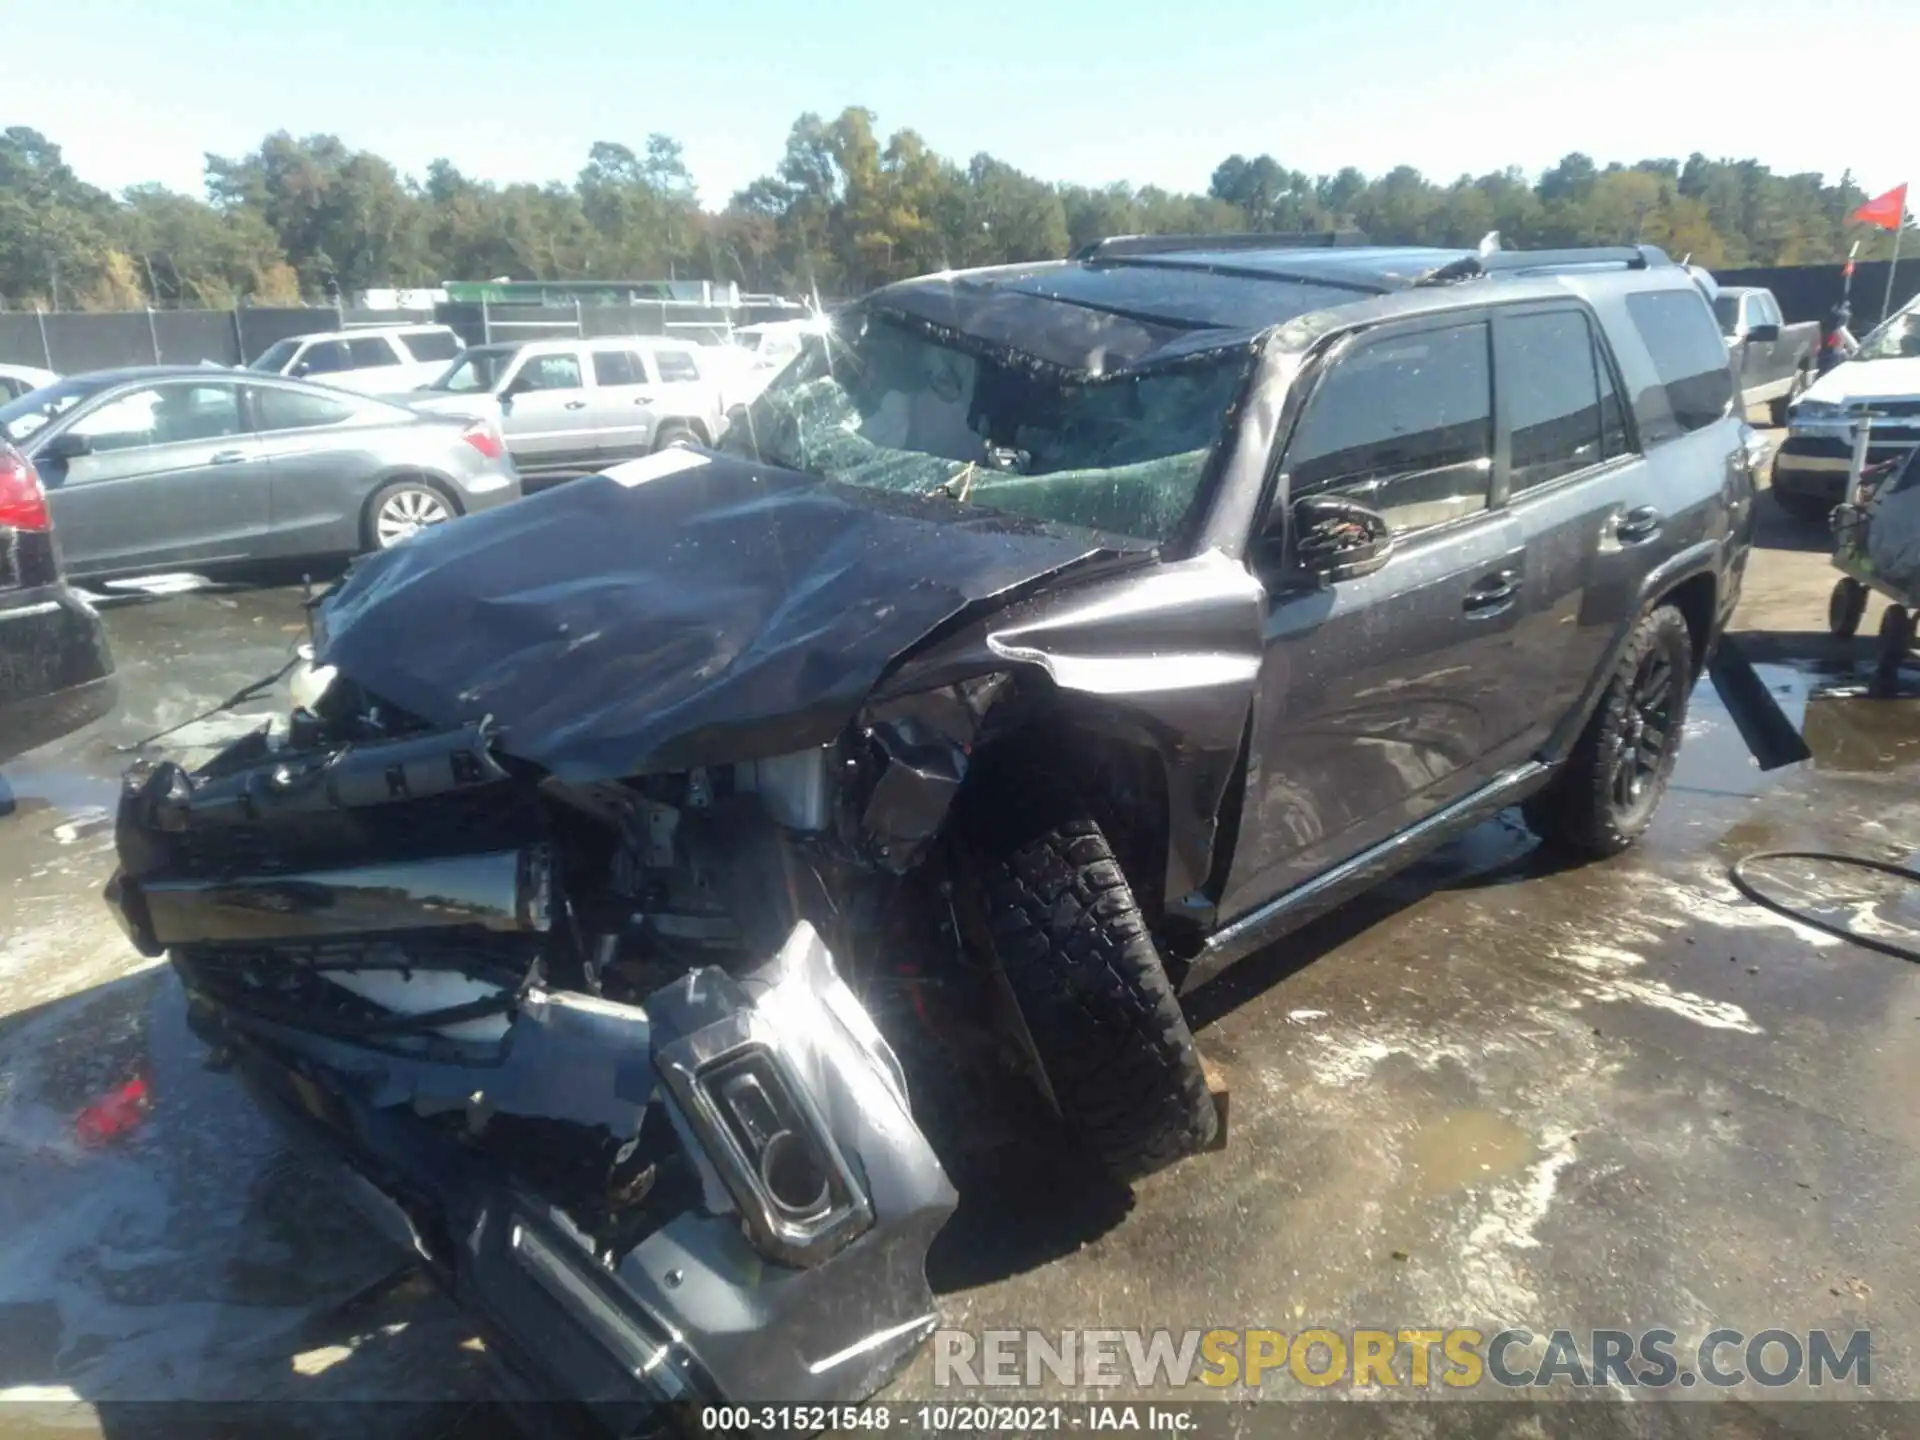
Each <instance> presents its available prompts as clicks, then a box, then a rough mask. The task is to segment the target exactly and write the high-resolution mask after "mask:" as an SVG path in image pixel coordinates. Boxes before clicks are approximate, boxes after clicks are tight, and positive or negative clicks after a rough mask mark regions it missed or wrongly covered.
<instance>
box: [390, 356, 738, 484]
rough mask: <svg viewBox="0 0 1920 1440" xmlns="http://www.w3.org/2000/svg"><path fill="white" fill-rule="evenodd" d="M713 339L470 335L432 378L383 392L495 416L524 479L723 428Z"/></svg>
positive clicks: (416, 403)
mask: <svg viewBox="0 0 1920 1440" xmlns="http://www.w3.org/2000/svg"><path fill="white" fill-rule="evenodd" d="M724 378H725V366H724V364H723V363H722V360H721V355H720V351H719V348H718V347H716V346H707V345H691V344H687V343H685V342H683V341H678V340H666V339H660V338H656V337H654V336H637V335H627V336H616V337H607V338H599V339H581V340H526V341H508V342H505V343H500V344H493V345H475V346H473V347H471V348H470V349H468V350H466V351H465V352H463V353H462V355H461V357H460V359H459V360H458V361H457V362H455V363H454V364H452V365H449V366H447V367H446V370H445V373H444V374H442V375H440V376H439V378H438V379H436V380H435V381H434V382H433V384H432V385H430V386H429V387H427V388H426V389H425V390H419V391H414V392H412V393H409V394H396V395H391V396H389V398H391V399H395V400H398V401H400V402H402V403H403V404H406V405H410V406H412V407H413V408H414V409H416V410H432V411H438V412H440V413H442V414H455V415H473V416H489V417H490V416H497V417H498V418H499V422H500V430H501V433H502V434H504V435H505V436H506V441H507V449H508V450H509V451H511V452H512V454H513V463H514V466H515V467H516V468H517V469H518V470H519V471H520V474H521V476H522V478H523V479H525V480H529V481H532V480H539V479H555V478H559V477H562V476H568V475H580V474H586V473H588V472H591V471H595V470H603V469H605V468H606V467H607V466H609V465H613V464H617V463H618V462H620V461H622V460H630V459H633V458H634V457H635V456H639V455H647V454H651V453H652V452H653V451H655V450H664V449H666V448H667V447H668V446H670V445H677V444H693V445H711V444H713V443H714V442H715V441H717V440H718V439H719V438H720V435H721V432H722V431H723V430H725V428H726V420H725V408H726V407H725V405H724V403H723V388H722V387H723V381H724Z"/></svg>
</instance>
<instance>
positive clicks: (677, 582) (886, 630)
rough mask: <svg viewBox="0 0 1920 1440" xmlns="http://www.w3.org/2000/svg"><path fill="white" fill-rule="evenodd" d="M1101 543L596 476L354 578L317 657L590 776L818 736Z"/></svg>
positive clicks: (367, 683)
mask: <svg viewBox="0 0 1920 1440" xmlns="http://www.w3.org/2000/svg"><path fill="white" fill-rule="evenodd" d="M1102 550H1103V545H1102V542H1101V541H1100V540H1098V539H1096V538H1094V537H1091V536H1087V535H1079V536H1075V535H1071V534H1067V533H1063V532H1061V531H1059V530H1055V529H1051V528H1049V527H1047V526H1045V525H1042V524H1040V523H1038V522H1035V521H1032V520H1025V519H1021V518H1019V517H1016V516H1011V515H1002V514H995V513H992V512H988V511H976V510H967V511H962V512H959V513H956V510H955V507H954V505H953V503H952V502H951V501H932V500H924V499H920V498H917V497H914V496H912V495H907V494H888V493H884V492H879V491H864V492H857V491H852V490H849V489H848V488H846V487H844V486H840V485H836V484H833V483H831V482H829V481H824V480H818V479H814V478H811V477H809V476H805V475H799V474H795V473H793V472H790V471H783V470H776V469H772V468H770V467H764V466H758V465H752V464H748V463H745V462H743V461H739V460H735V459H729V458H725V457H712V458H710V459H707V461H706V463H704V464H701V465H698V466H693V467H690V468H685V469H682V470H680V471H679V472H678V473H675V474H670V475H663V476H660V477H659V478H656V479H651V480H647V481H645V482H644V483H641V484H635V485H626V484H622V483H621V482H620V480H618V479H616V478H610V477H608V476H590V477H588V478H585V479H582V480H576V481H573V482H571V483H569V484H567V485H563V486H560V487H558V488H556V489H553V490H550V491H547V492H545V493H543V494H540V495H535V496H532V497H530V498H529V499H526V500H523V501H521V502H520V503H518V504H516V505H512V506H508V507H505V508H503V509H500V510H495V511H488V512H487V513H485V514H481V515H472V516H468V517H467V518H465V519H463V520H462V521H461V522H460V523H459V524H458V525H447V526H441V527H438V528H436V529H434V530H432V531H429V532H427V533H424V534H422V535H419V536H416V537H415V538H414V539H412V540H410V541H408V542H407V543H406V544H404V545H401V546H397V547H395V548H394V549H392V550H388V551H385V552H382V553H380V554H378V555H374V556H370V557H368V558H367V559H366V560H364V561H362V562H361V563H360V564H358V565H356V566H355V567H354V569H353V570H352V571H350V572H349V573H348V575H347V576H346V578H345V579H344V580H343V581H342V583H341V585H340V587H339V588H338V589H337V590H336V591H335V592H334V593H333V594H332V595H331V596H329V598H328V599H327V601H326V603H325V606H324V610H323V614H322V616H321V644H320V646H319V647H318V650H317V652H316V655H315V660H316V662H317V663H318V664H321V665H332V666H335V667H337V668H338V670H339V671H340V672H341V673H342V674H344V675H347V676H350V677H352V679H353V680H355V681H356V682H358V683H359V684H360V685H362V686H364V687H365V688H366V689H367V690H368V691H370V692H372V693H373V694H375V695H378V696H380V697H381V698H383V699H385V700H386V701H388V702H390V703H391V704H394V705H397V706H399V707H400V708H402V709H404V710H407V711H410V712H411V713H413V714H415V715H418V716H420V717H421V718H423V719H425V720H428V721H431V722H433V723H435V724H442V725H452V724H457V723H463V722H466V721H472V720H478V719H480V718H482V717H484V716H488V715H491V716H492V717H493V718H494V721H495V722H496V723H497V725H498V726H499V729H500V739H499V741H498V748H499V749H500V750H501V751H503V752H504V753H506V754H508V755H512V756H517V757H519V758H521V759H524V760H530V761H533V762H535V763H537V764H539V765H542V766H544V767H545V768H547V769H548V770H550V771H551V772H553V773H554V774H555V775H557V776H558V777H559V778H561V779H563V780H567V781H574V782H583V781H592V780H602V779H611V778H617V777H621V776H627V775H635V774H641V773H646V772H650V771H668V770H680V769H686V768H688V767H690V766H693V765H703V764H719V763H724V762H733V761H740V760H751V759H760V758H765V757H768V756H774V755H783V754H788V753H791V752H792V751H795V750H799V749H805V748H807V747H809V746H812V745H821V744H825V743H827V742H828V741H830V740H832V739H833V738H834V737H835V736H836V735H837V734H838V732H839V730H840V729H841V727H842V726H844V725H845V723H846V722H847V720H848V719H849V717H851V716H852V714H853V713H854V711H855V709H856V708H857V707H858V706H859V704H860V701H861V700H862V699H863V698H864V696H865V695H866V693H867V691H868V690H869V689H871V688H872V686H873V684H874V682H875V681H876V680H877V679H878V678H879V677H880V676H881V674H882V673H883V672H884V671H885V670H886V668H887V667H888V665H889V664H891V663H892V662H893V661H894V659H895V658H896V657H898V656H899V655H901V654H902V653H903V652H905V651H906V650H908V649H909V648H910V647H912V646H913V645H915V644H916V643H917V642H919V641H920V640H921V639H923V638H924V637H925V636H926V635H927V633H928V632H929V631H931V630H934V629H935V628H937V627H939V626H940V625H942V624H944V623H945V622H947V621H949V620H951V619H953V618H954V617H955V616H957V615H960V614H961V613H962V612H964V611H966V610H967V609H968V608H969V607H971V606H974V605H976V604H979V603H981V602H985V601H990V600H993V599H995V598H996V597H1000V596H1003V595H1004V594H1005V593H1006V592H1008V591H1010V590H1013V589H1015V588H1017V587H1019V586H1022V585H1025V584H1027V583H1029V582H1031V581H1034V580H1037V579H1041V578H1044V577H1047V576H1050V575H1054V574H1057V573H1059V572H1061V571H1063V570H1066V569H1068V568H1070V567H1072V566H1074V565H1076V564H1079V563H1080V562H1082V561H1085V560H1087V559H1089V558H1091V557H1093V556H1095V555H1098V554H1100V553H1102Z"/></svg>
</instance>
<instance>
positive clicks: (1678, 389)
mask: <svg viewBox="0 0 1920 1440" xmlns="http://www.w3.org/2000/svg"><path fill="white" fill-rule="evenodd" d="M1627 316H1628V318H1629V319H1630V320H1631V321H1632V322H1633V328H1634V330H1635V331H1636V332H1637V333H1638V334H1639V336H1640V342H1641V343H1642V344H1643V345H1645V346H1646V349H1647V355H1648V357H1649V358H1650V359H1651V360H1652V361H1653V370H1654V375H1655V377H1656V379H1657V381H1658V383H1657V384H1654V385H1650V386H1647V387H1646V388H1645V389H1643V390H1641V391H1640V392H1639V393H1638V394H1636V395H1635V396H1634V397H1633V410H1634V415H1635V416H1636V417H1637V418H1638V420H1639V422H1640V438H1641V441H1642V443H1643V444H1646V445H1657V444H1659V443H1660V442H1661V441H1663V440H1672V439H1674V438H1675V437H1677V436H1680V435H1685V434H1687V433H1688V432H1689V431H1693V430H1703V429H1705V428H1706V427H1707V426H1709V425H1711V424H1713V423H1714V422H1715V421H1716V420H1719V419H1720V418H1722V417H1723V416H1724V415H1726V413H1727V410H1728V407H1729V406H1730V405H1731V404H1732V403H1733V371H1732V369H1731V368H1730V366H1729V365H1728V362H1727V346H1726V341H1725V340H1724V339H1722V338H1721V335H1720V327H1719V326H1718V325H1717V324H1716V323H1714V318H1713V311H1712V310H1711V309H1709V308H1708V306H1707V301H1706V297H1705V296H1703V295H1701V294H1700V293H1699V291H1697V290H1695V289H1693V288H1692V287H1691V286H1689V287H1688V288H1687V289H1684V290H1678V289H1676V290H1647V291H1641V292H1639V293H1637V294H1633V295H1629V296H1627Z"/></svg>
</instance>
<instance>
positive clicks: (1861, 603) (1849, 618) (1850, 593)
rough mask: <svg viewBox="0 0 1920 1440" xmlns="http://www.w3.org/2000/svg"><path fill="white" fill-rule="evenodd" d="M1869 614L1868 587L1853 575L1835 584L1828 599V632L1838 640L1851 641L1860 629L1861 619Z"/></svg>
mask: <svg viewBox="0 0 1920 1440" xmlns="http://www.w3.org/2000/svg"><path fill="white" fill-rule="evenodd" d="M1866 613H1867V587H1866V586H1864V585H1862V584H1861V583H1860V582H1859V581H1858V580H1855V579H1854V578H1853V577H1852V576H1851V575H1842V576H1841V577H1840V578H1839V579H1838V580H1836V581H1834V582H1833V593H1832V594H1831V595H1829V596H1828V597H1827V630H1828V632H1829V633H1830V634H1831V635H1832V636H1833V638H1834V639H1836V640H1851V639H1852V638H1853V637H1854V635H1855V634H1857V633H1858V632H1859V629H1860V617H1861V616H1863V615H1865V614H1866Z"/></svg>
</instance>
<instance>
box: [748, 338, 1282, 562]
mask: <svg viewBox="0 0 1920 1440" xmlns="http://www.w3.org/2000/svg"><path fill="white" fill-rule="evenodd" d="M853 324H854V325H858V324H859V322H857V321H856V322H853ZM1249 364H1250V351H1249V349H1248V347H1246V346H1238V347H1235V348H1233V349H1231V350H1226V351H1214V352H1211V353H1208V354H1203V355H1200V356H1197V357H1189V358H1186V359H1183V360H1182V361H1181V362H1180V363H1178V364H1177V365H1168V366H1163V367H1160V368H1156V369H1151V370H1146V371H1137V372H1123V373H1121V374H1119V375H1115V376H1111V377H1100V378H1089V377H1087V376H1084V375H1075V374H1072V373H1069V372H1066V371H1061V370H1058V369H1056V368H1054V367H1051V366H1047V365H1042V364H1040V363H1037V362H1027V361H1024V360H1023V359H1022V358H1021V357H1018V356H1014V355H1002V356H996V357H992V358H989V357H987V356H982V355H976V354H974V353H972V352H971V351H967V350H962V349H959V348H956V347H954V346H950V345H946V344H943V343H941V342H940V341H938V340H936V339H934V338H933V337H932V336H931V335H929V334H927V333H925V332H923V331H921V330H920V329H918V328H917V327H914V326H910V325H907V324H902V323H900V322H898V321H895V320H892V319H888V318H883V317H878V316H876V317H871V318H869V319H868V320H867V321H866V322H865V324H864V326H863V327H861V328H859V329H857V331H854V332H853V333H851V334H836V335H833V336H830V337H827V338H825V339H819V338H813V337H809V339H808V340H807V342H806V349H805V353H804V355H803V356H802V358H801V359H799V360H798V361H797V362H796V363H795V364H793V365H792V366H790V367H789V368H788V369H787V370H785V371H783V372H782V373H781V375H780V376H779V378H778V379H776V380H775V381H774V383H773V384H772V385H771V386H770V387H769V388H768V389H767V390H766V391H765V392H764V393H763V394H762V395H761V396H760V397H759V398H758V399H757V400H755V401H754V402H753V404H752V405H751V406H750V407H749V408H748V410H747V413H746V416H745V418H744V419H742V420H740V421H738V422H736V423H735V424H734V425H733V426H732V427H731V428H730V429H729V431H728V432H727V436H726V439H725V440H724V441H723V442H722V444H721V449H722V450H723V451H726V452H728V453H731V454H735V455H739V456H743V457H745V458H748V459H760V460H765V461H768V462H770V463H772V464H775V465H781V466H785V467H786V468H788V469H792V470H800V471H804V472H806V473H808V474H812V475H818V476H821V477H823V478H826V479H829V480H836V481H839V482H841V483H843V484H847V485H857V486H861V487H864V488H867V489H874V490H892V491H901V492H906V493H909V494H917V495H922V496H927V497H935V496H944V497H946V498H948V499H951V500H954V501H956V502H958V503H960V504H964V505H978V506H982V507H985V508H988V509H993V510H1002V511H1007V512H1010V513H1013V514H1018V515H1026V516H1031V517H1033V518H1035V519H1039V520H1049V521H1055V522H1058V523H1062V524H1069V525H1081V526H1085V527H1087V528H1089V529H1094V530H1102V531H1106V532H1109V533H1111V534H1116V535H1126V536H1132V537H1135V538H1138V539H1142V540H1150V541H1161V540H1165V539H1166V538H1167V537H1168V536H1169V535H1171V534H1172V533H1173V530H1174V528H1175V527H1176V526H1177V525H1178V524H1179V523H1180V521H1181V518H1182V517H1183V516H1184V515H1185V514H1186V513H1187V511H1188V509H1189V508H1190V507H1191V505H1192V503H1193V498H1194V495H1195V493H1196V491H1197V490H1198V488H1199V484H1200V479H1201V476H1202V474H1203V473H1204V472H1205V470H1206V466H1207V461H1208V460H1209V458H1210V457H1211V456H1212V453H1213V450H1214V447H1215V446H1216V445H1217V444H1218V443H1219V441H1220V439H1221V437H1222V434H1223V432H1224V430H1225V426H1226V414H1227V408H1228V406H1229V405H1230V404H1232V402H1233V401H1234V399H1235V398H1236V397H1237V396H1238V394H1239V392H1240V388H1241V386H1242V384H1243V382H1244V380H1245V378H1246V373H1247V368H1248V366H1249Z"/></svg>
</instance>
